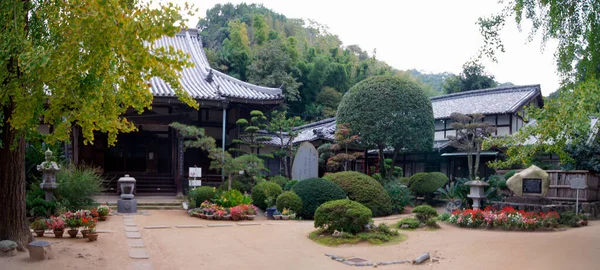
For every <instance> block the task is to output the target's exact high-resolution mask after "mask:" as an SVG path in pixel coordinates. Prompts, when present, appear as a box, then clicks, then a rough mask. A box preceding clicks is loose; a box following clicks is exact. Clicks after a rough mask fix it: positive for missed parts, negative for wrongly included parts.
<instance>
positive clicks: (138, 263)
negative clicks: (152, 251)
mask: <svg viewBox="0 0 600 270" xmlns="http://www.w3.org/2000/svg"><path fill="white" fill-rule="evenodd" d="M131 270H154V265H152V262H151V261H147V260H135V261H133V262H131Z"/></svg>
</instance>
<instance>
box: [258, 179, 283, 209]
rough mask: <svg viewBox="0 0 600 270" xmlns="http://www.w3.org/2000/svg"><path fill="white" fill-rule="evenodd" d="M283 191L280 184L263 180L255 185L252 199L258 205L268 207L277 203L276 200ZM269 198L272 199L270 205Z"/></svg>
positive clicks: (263, 207) (262, 207)
mask: <svg viewBox="0 0 600 270" xmlns="http://www.w3.org/2000/svg"><path fill="white" fill-rule="evenodd" d="M281 192H283V190H282V189H281V187H280V186H279V185H278V184H276V183H273V182H263V183H260V184H258V185H256V186H254V188H253V189H252V201H253V202H254V205H256V206H257V207H259V208H261V209H267V207H271V206H274V205H275V200H276V199H277V196H279V194H281ZM267 200H270V201H272V202H271V204H270V205H268V202H267Z"/></svg>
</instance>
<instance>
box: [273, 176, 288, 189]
mask: <svg viewBox="0 0 600 270" xmlns="http://www.w3.org/2000/svg"><path fill="white" fill-rule="evenodd" d="M269 181H271V182H273V183H276V184H278V185H279V186H280V187H281V188H283V187H285V184H287V182H289V181H290V179H288V178H287V177H285V176H281V175H276V176H273V177H271V178H270V179H269Z"/></svg>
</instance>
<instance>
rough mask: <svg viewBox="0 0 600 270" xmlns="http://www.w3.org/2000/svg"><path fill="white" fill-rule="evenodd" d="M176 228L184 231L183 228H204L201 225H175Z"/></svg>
mask: <svg viewBox="0 0 600 270" xmlns="http://www.w3.org/2000/svg"><path fill="white" fill-rule="evenodd" d="M175 227H177V228H181V229H185V228H204V226H202V225H175Z"/></svg>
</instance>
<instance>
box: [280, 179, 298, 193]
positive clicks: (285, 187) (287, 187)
mask: <svg viewBox="0 0 600 270" xmlns="http://www.w3.org/2000/svg"><path fill="white" fill-rule="evenodd" d="M295 184H298V180H290V181H289V182H287V183H285V186H283V190H286V191H288V190H292V187H293V186H294V185H295Z"/></svg>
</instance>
